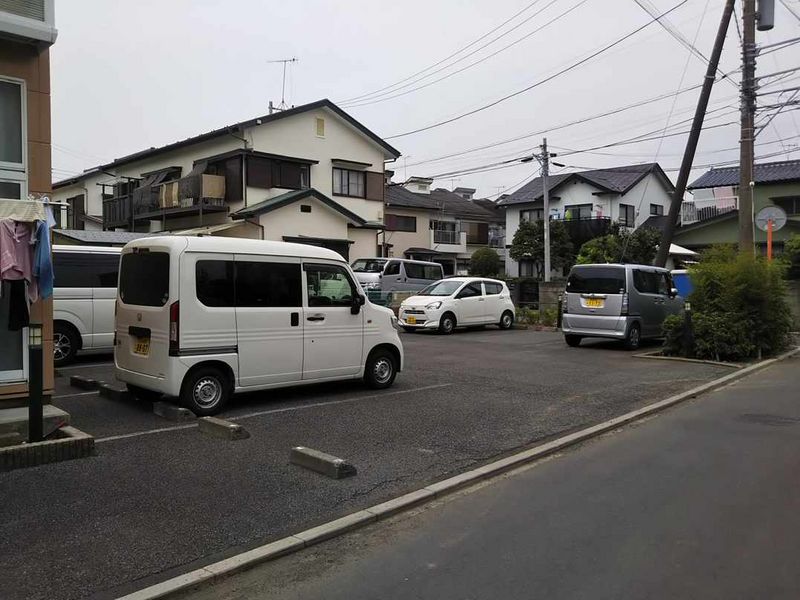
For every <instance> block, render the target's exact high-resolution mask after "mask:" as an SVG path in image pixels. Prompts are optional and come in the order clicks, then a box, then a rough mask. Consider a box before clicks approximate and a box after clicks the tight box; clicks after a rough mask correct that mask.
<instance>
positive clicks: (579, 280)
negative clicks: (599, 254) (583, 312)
mask: <svg viewBox="0 0 800 600" xmlns="http://www.w3.org/2000/svg"><path fill="white" fill-rule="evenodd" d="M567 291H568V292H571V293H575V294H624V293H625V267H605V266H594V265H587V266H584V267H581V266H577V267H573V268H572V271H571V272H570V274H569V279H567Z"/></svg>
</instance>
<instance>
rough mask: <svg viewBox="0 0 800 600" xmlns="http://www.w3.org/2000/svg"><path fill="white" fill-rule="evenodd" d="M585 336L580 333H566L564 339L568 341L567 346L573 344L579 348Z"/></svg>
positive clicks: (573, 346)
mask: <svg viewBox="0 0 800 600" xmlns="http://www.w3.org/2000/svg"><path fill="white" fill-rule="evenodd" d="M582 339H583V338H582V337H581V336H579V335H565V336H564V341H565V342H566V343H567V346H571V347H572V348H577V347H578V346H580V345H581V340H582Z"/></svg>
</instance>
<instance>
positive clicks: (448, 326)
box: [439, 312, 457, 335]
mask: <svg viewBox="0 0 800 600" xmlns="http://www.w3.org/2000/svg"><path fill="white" fill-rule="evenodd" d="M456 325H457V322H456V316H455V315H454V314H453V313H450V312H447V313H444V314H443V315H442V317H441V318H440V319H439V333H441V334H443V335H450V334H451V333H453V331H455V328H456Z"/></svg>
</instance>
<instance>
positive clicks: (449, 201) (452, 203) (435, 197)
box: [386, 185, 504, 221]
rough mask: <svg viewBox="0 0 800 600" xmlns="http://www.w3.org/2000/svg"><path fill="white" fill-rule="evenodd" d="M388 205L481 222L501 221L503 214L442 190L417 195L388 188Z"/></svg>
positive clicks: (397, 188)
mask: <svg viewBox="0 0 800 600" xmlns="http://www.w3.org/2000/svg"><path fill="white" fill-rule="evenodd" d="M386 204H387V206H389V207H392V206H396V207H398V208H422V209H428V210H434V211H442V212H444V213H445V214H447V215H449V216H454V217H458V218H461V219H476V220H479V221H501V220H503V219H504V217H503V215H502V213H500V212H499V211H498V212H495V211H493V210H489V209H487V208H484V207H483V206H481V205H480V204H479V203H477V202H475V201H472V200H467V199H466V198H462V197H461V196H459V195H458V194H454V193H453V192H451V191H449V190H445V189H441V188H437V189H435V190H431V192H430V194H417V193H414V192H411V191H409V190H407V189H406V188H404V187H402V186H400V185H390V186H388V187H387V188H386Z"/></svg>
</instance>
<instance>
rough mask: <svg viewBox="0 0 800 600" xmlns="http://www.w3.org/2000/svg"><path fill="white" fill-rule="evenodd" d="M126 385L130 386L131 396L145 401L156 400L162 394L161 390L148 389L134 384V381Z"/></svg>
mask: <svg viewBox="0 0 800 600" xmlns="http://www.w3.org/2000/svg"><path fill="white" fill-rule="evenodd" d="M126 387H127V388H128V392H130V394H131V396H133V397H134V398H136V399H137V400H141V401H143V402H156V401H158V400H159V399H160V398H161V396H162V394H161V392H157V391H155V390H148V389H145V388H143V387H139V386H138V385H133V384H132V383H128V384H126Z"/></svg>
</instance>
